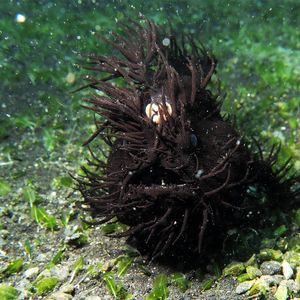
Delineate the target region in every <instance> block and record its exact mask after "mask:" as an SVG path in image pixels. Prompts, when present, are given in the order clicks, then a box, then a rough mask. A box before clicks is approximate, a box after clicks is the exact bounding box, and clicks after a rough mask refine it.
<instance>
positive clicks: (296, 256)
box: [283, 251, 300, 268]
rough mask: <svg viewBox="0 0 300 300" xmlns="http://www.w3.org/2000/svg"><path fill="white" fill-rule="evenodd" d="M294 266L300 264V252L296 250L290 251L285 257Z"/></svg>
mask: <svg viewBox="0 0 300 300" xmlns="http://www.w3.org/2000/svg"><path fill="white" fill-rule="evenodd" d="M283 259H284V260H286V261H287V262H288V263H289V264H290V265H291V267H292V268H295V267H298V266H300V253H299V252H296V251H288V252H286V253H285V254H284V257H283Z"/></svg>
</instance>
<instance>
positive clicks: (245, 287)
mask: <svg viewBox="0 0 300 300" xmlns="http://www.w3.org/2000/svg"><path fill="white" fill-rule="evenodd" d="M254 282H255V280H251V281H244V282H242V283H240V284H239V285H238V286H237V287H236V289H235V292H236V293H237V294H244V293H246V292H247V291H249V290H250V289H251V288H252V286H253V284H254Z"/></svg>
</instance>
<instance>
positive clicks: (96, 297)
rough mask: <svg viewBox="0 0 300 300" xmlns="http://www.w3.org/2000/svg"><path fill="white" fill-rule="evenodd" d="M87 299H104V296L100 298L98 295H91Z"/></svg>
mask: <svg viewBox="0 0 300 300" xmlns="http://www.w3.org/2000/svg"><path fill="white" fill-rule="evenodd" d="M85 300H103V298H100V297H99V296H96V295H95V296H93V295H91V296H88V297H86V298H85Z"/></svg>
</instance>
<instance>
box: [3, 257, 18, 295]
mask: <svg viewBox="0 0 300 300" xmlns="http://www.w3.org/2000/svg"><path fill="white" fill-rule="evenodd" d="M22 267H23V259H22V258H18V259H15V260H13V261H11V262H9V264H8V265H7V266H6V267H5V268H4V269H3V270H1V271H0V278H4V277H8V276H10V275H12V274H15V273H18V272H20V271H21V269H22ZM0 299H1V298H0Z"/></svg>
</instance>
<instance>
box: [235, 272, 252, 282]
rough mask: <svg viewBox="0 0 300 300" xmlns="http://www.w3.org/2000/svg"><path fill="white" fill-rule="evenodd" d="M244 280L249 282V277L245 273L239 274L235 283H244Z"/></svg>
mask: <svg viewBox="0 0 300 300" xmlns="http://www.w3.org/2000/svg"><path fill="white" fill-rule="evenodd" d="M246 280H250V277H249V275H248V274H247V273H243V274H241V275H239V276H238V277H237V281H238V282H240V283H241V282H244V281H246Z"/></svg>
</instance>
